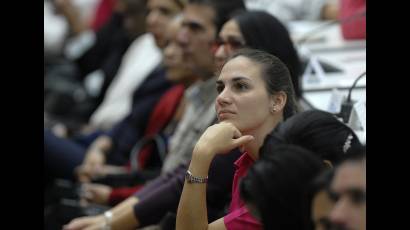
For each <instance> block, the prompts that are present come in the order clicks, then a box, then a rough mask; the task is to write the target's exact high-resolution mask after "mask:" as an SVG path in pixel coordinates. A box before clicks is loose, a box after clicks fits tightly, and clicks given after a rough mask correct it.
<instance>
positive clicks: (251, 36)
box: [215, 11, 302, 98]
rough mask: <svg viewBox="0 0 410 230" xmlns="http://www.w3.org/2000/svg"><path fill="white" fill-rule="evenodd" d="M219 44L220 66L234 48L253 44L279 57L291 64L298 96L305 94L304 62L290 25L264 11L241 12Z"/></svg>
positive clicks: (224, 32) (250, 46)
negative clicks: (303, 81)
mask: <svg viewBox="0 0 410 230" xmlns="http://www.w3.org/2000/svg"><path fill="white" fill-rule="evenodd" d="M216 44H217V45H218V46H219V48H218V49H217V50H216V53H215V59H216V61H217V66H218V69H220V68H221V66H222V65H223V64H224V62H225V60H226V58H227V57H228V56H229V55H231V53H232V50H235V49H238V48H241V47H249V48H253V49H260V50H263V51H265V52H268V53H270V54H272V55H275V56H276V57H278V58H279V59H280V60H281V61H283V62H284V63H285V64H286V66H287V67H288V69H289V71H290V74H291V78H292V84H293V87H294V89H295V93H296V96H297V98H299V97H300V96H301V95H302V92H301V88H300V83H299V80H300V79H299V78H300V76H301V71H302V67H301V62H300V59H299V57H298V53H297V51H296V49H295V47H294V45H293V42H292V40H291V38H290V35H289V32H288V30H287V29H286V27H285V26H284V25H283V24H282V23H281V22H280V21H279V20H278V19H276V18H275V17H274V16H272V15H270V14H268V13H266V12H264V11H249V12H244V13H238V14H237V15H235V16H234V17H232V19H230V20H229V21H228V22H227V23H225V24H224V26H223V27H222V30H221V32H220V34H219V38H218V39H217V42H216Z"/></svg>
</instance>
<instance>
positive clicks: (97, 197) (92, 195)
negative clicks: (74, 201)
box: [81, 184, 112, 204]
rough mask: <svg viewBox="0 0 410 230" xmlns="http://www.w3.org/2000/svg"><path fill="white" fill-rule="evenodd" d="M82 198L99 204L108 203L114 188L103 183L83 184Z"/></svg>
mask: <svg viewBox="0 0 410 230" xmlns="http://www.w3.org/2000/svg"><path fill="white" fill-rule="evenodd" d="M81 189H82V194H81V196H82V197H81V198H83V199H85V200H86V201H88V202H92V203H97V204H108V198H109V197H110V193H111V191H112V188H111V187H110V186H107V185H103V184H83V185H82V187H81Z"/></svg>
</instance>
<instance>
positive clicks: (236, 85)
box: [234, 83, 249, 91]
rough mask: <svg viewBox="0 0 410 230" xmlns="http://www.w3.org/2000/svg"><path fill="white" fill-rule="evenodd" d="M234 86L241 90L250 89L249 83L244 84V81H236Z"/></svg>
mask: <svg viewBox="0 0 410 230" xmlns="http://www.w3.org/2000/svg"><path fill="white" fill-rule="evenodd" d="M234 88H235V89H238V90H239V91H245V90H247V89H249V87H248V85H247V84H244V83H235V84H234Z"/></svg>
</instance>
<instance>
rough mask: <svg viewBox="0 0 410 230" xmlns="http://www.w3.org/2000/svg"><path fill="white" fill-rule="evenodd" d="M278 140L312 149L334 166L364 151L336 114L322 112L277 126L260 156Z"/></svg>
mask: <svg viewBox="0 0 410 230" xmlns="http://www.w3.org/2000/svg"><path fill="white" fill-rule="evenodd" d="M269 136H274V137H269ZM278 138H279V139H281V140H282V142H285V143H288V144H295V145H300V146H303V147H304V148H306V149H309V150H310V151H312V152H314V153H315V154H317V155H318V156H319V157H320V158H321V159H322V160H324V161H325V163H328V164H331V165H336V164H338V163H339V162H341V161H342V160H343V159H344V158H345V157H346V156H349V155H352V154H355V153H356V152H358V151H361V150H362V149H363V148H364V146H363V145H362V144H361V143H360V140H359V138H358V137H357V136H356V134H355V133H354V131H353V130H352V129H351V128H350V127H349V126H347V125H345V124H344V123H343V122H341V121H339V120H338V119H337V118H336V117H335V116H334V115H333V114H331V113H328V112H325V111H320V110H310V111H305V112H302V113H299V114H296V115H295V116H293V117H291V118H290V119H288V120H287V121H286V122H283V123H281V124H280V125H278V127H276V128H275V131H274V132H272V133H271V134H269V135H268V137H267V138H266V140H265V143H264V145H263V147H262V149H261V154H265V153H267V154H268V153H269V149H271V148H272V147H273V146H274V145H276V144H277V139H278Z"/></svg>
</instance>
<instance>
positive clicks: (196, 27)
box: [182, 21, 205, 30]
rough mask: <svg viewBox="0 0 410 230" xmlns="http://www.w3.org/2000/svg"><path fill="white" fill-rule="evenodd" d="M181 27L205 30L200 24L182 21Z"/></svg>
mask: <svg viewBox="0 0 410 230" xmlns="http://www.w3.org/2000/svg"><path fill="white" fill-rule="evenodd" d="M182 26H183V27H184V26H186V27H188V28H189V29H192V30H204V29H205V27H204V26H203V25H202V24H201V23H199V22H195V21H182Z"/></svg>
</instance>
